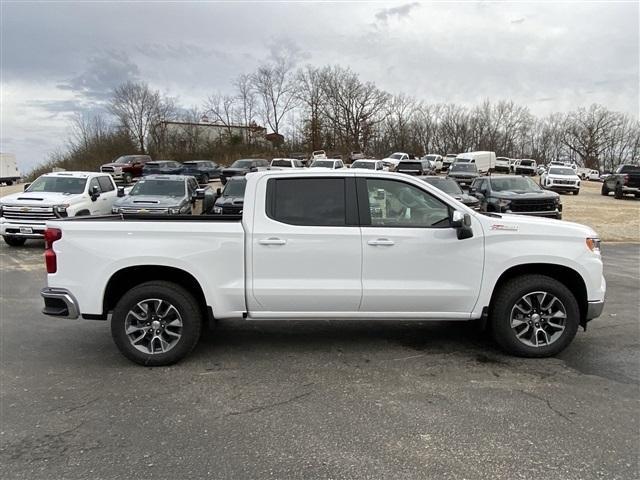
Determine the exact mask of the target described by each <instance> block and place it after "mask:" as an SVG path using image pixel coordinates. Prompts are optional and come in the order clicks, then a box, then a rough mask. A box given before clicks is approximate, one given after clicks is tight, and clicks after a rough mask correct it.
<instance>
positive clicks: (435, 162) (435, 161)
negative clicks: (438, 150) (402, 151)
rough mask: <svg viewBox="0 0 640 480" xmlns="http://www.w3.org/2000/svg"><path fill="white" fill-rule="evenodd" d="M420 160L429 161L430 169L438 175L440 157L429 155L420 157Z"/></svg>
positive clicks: (440, 166)
mask: <svg viewBox="0 0 640 480" xmlns="http://www.w3.org/2000/svg"><path fill="white" fill-rule="evenodd" d="M422 160H429V161H430V162H432V167H433V169H434V170H435V171H436V172H437V173H440V171H441V170H442V155H437V154H435V153H429V154H427V155H425V156H424V157H422Z"/></svg>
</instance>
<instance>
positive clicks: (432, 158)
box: [424, 155, 438, 161]
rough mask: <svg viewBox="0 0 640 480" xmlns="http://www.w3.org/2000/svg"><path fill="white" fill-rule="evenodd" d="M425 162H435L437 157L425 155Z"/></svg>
mask: <svg viewBox="0 0 640 480" xmlns="http://www.w3.org/2000/svg"><path fill="white" fill-rule="evenodd" d="M424 158H425V160H432V161H435V160H436V159H437V158H438V157H437V156H436V155H427V156H426V157H424Z"/></svg>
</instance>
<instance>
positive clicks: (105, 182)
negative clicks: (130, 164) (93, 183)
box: [98, 177, 114, 192]
mask: <svg viewBox="0 0 640 480" xmlns="http://www.w3.org/2000/svg"><path fill="white" fill-rule="evenodd" d="M98 183H99V184H100V189H101V190H102V191H103V192H110V191H111V190H114V187H113V183H111V179H110V178H109V177H98Z"/></svg>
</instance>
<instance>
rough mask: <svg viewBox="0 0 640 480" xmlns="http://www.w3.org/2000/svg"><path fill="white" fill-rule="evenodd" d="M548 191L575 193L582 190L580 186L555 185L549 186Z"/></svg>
mask: <svg viewBox="0 0 640 480" xmlns="http://www.w3.org/2000/svg"><path fill="white" fill-rule="evenodd" d="M544 188H546V189H547V190H551V191H553V192H575V191H577V190H580V186H579V185H555V184H551V185H548V186H546V187H544Z"/></svg>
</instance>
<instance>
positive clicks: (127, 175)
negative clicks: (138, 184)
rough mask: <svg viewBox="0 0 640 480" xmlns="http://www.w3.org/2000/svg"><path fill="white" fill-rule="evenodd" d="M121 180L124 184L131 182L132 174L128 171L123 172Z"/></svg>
mask: <svg viewBox="0 0 640 480" xmlns="http://www.w3.org/2000/svg"><path fill="white" fill-rule="evenodd" d="M122 182H123V183H124V184H125V185H129V184H131V182H133V175H131V174H130V173H125V174H123V175H122Z"/></svg>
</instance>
